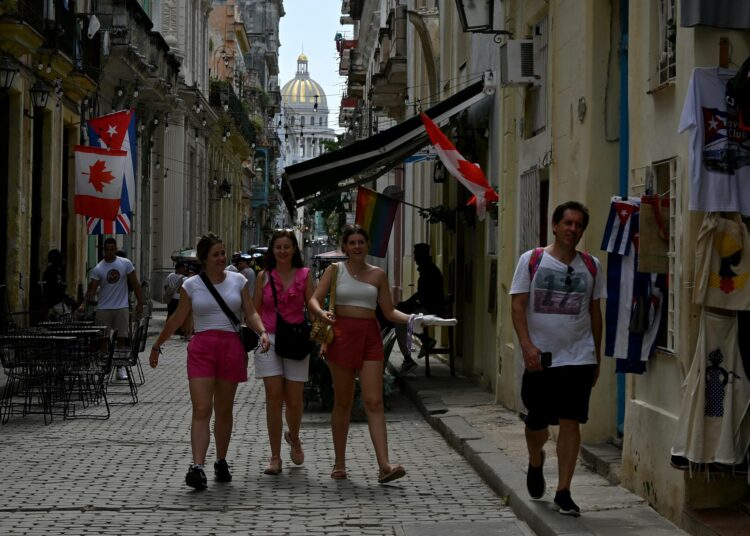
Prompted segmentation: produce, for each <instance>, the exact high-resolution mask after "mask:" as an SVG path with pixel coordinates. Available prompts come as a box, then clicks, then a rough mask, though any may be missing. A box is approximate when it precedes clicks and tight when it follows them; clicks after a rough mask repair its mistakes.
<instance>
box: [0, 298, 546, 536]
mask: <svg viewBox="0 0 750 536" xmlns="http://www.w3.org/2000/svg"><path fill="white" fill-rule="evenodd" d="M160 314H161V313H158V312H157V318H155V319H154V320H155V321H154V322H153V323H152V330H154V329H160V327H161V325H162V318H159V315H160ZM152 338H153V334H152V336H151V337H150V339H152ZM148 346H150V341H149V345H148ZM148 346H147V347H148ZM185 346H186V343H185V342H183V341H179V340H177V339H176V338H173V340H172V341H170V342H169V343H167V345H166V346H165V355H164V357H163V358H162V361H161V364H160V366H159V368H158V369H157V370H155V371H154V370H151V369H148V370H147V371H146V375H147V380H146V383H145V385H143V386H142V387H141V388H140V391H139V395H140V401H139V403H138V404H136V405H135V406H133V405H129V404H125V405H118V406H114V407H113V408H112V416H111V418H110V419H109V420H100V421H95V420H85V419H78V420H63V419H62V418H61V417H56V418H55V420H54V422H53V423H52V424H51V425H49V426H44V424H43V421H42V417H41V416H39V415H30V416H26V417H20V416H13V417H12V418H11V420H10V422H9V423H8V424H7V425H5V426H2V427H1V428H0V453H1V454H2V459H3V469H4V470H3V477H4V481H5V482H4V484H3V491H2V497H3V500H2V503H1V504H0V534H3V535H20V534H45V535H51V534H67V535H76V534H160V535H164V534H181V535H187V534H200V535H206V534H262V535H265V534H269V535H270V534H277V535H282V534H373V535H375V534H427V533H431V534H435V533H446V534H447V533H453V534H461V533H463V531H464V530H466V531H467V532H466V533H469V532H468V531H471V533H472V534H473V535H474V536H477V535H479V534H482V533H483V530H492V532H491V533H492V534H509V535H510V534H531V532H530V531H529V529H528V527H526V526H525V524H524V523H522V522H519V521H517V520H516V518H515V516H514V515H513V513H512V512H511V511H510V509H509V508H508V507H507V506H505V505H504V504H503V501H502V499H501V498H499V497H497V496H496V495H495V494H494V493H493V492H492V491H491V490H490V489H489V488H488V487H487V486H486V485H485V484H484V483H483V482H482V481H481V479H480V478H479V477H478V476H477V474H476V473H475V471H474V470H473V469H472V468H471V467H470V466H469V465H468V464H467V463H466V462H465V461H464V459H463V458H462V457H461V456H460V455H459V454H457V453H456V452H455V451H453V450H452V449H451V448H450V447H449V446H448V445H447V444H446V443H445V441H444V440H443V438H442V437H441V436H440V435H439V434H437V433H436V432H435V431H433V430H432V428H431V427H430V426H429V425H428V424H427V423H425V422H424V420H423V418H422V417H421V415H420V414H419V413H418V412H417V410H416V409H415V408H414V407H413V406H412V405H411V403H410V402H409V401H408V400H407V399H406V398H405V397H403V396H402V395H401V394H400V393H399V392H398V391H394V392H393V393H392V394H391V395H390V396H389V398H388V404H389V406H390V410H389V411H388V413H387V418H388V432H389V440H390V447H391V459H392V461H394V462H398V463H402V464H403V465H404V466H405V467H406V469H407V476H406V477H405V478H404V479H401V480H399V481H397V482H395V483H393V484H390V485H385V486H380V485H378V483H377V478H376V476H377V466H376V463H375V456H374V452H373V450H372V446H371V443H370V439H369V435H368V432H367V425H366V423H364V422H355V423H353V424H352V427H351V430H350V440H349V448H348V454H349V456H348V470H349V475H350V478H349V480H347V481H334V480H332V479H331V478H330V477H329V473H330V470H331V467H332V463H333V448H332V443H331V437H330V430H329V426H328V420H329V416H328V412H326V411H322V410H320V409H318V408H317V407H313V408H311V409H310V411H308V412H307V413H306V415H305V418H304V423H303V430H302V434H301V437H302V440H303V442H304V448H305V453H306V462H305V464H304V465H302V466H299V467H297V466H294V465H293V464H292V463H291V462H290V461H289V456H288V447H287V446H286V445H283V452H282V454H283V459H284V471H283V473H282V474H281V475H279V476H276V477H273V476H267V475H263V474H262V470H263V468H264V467H265V464H266V462H267V458H268V456H269V448H268V446H267V438H266V434H265V414H264V403H263V389H262V384H261V383H260V382H258V381H256V380H255V379H254V378H251V380H250V381H249V382H248V383H247V384H244V385H242V386H240V389H239V391H238V396H237V405H236V411H235V432H234V436H233V439H232V444H231V446H230V455H229V457H228V461H229V463H230V465H231V466H232V473H233V475H234V479H233V481H232V482H231V483H229V484H219V483H216V482H214V481H213V480H212V476H213V475H212V470H211V469H212V468H211V467H208V469H209V471H207V473H208V475H209V488H208V489H207V490H206V491H204V492H194V491H192V490H191V489H190V488H188V487H187V486H185V483H184V476H185V472H186V470H187V468H188V464H189V463H190V461H191V458H190V444H189V426H190V422H189V421H190V402H189V398H188V390H187V380H186V377H185V364H184V359H185ZM144 358H145V354H144V355H143V356H142V361H144V360H145V359H144ZM251 363H252V360H251ZM250 372H251V373H252V370H251V371H250ZM113 387H116V388H120V389H121V388H122V386H121V385H115V386H113ZM126 400H127V397H126V396H125V395H124V394H119V395H118V394H114V393H112V394H111V395H110V401H111V402H118V401H126ZM208 459H209V460H213V459H214V450H213V440H212V445H211V448H210V449H209V456H208ZM472 522H482V523H477V524H473V523H472ZM467 525H468V526H467ZM472 527H473V528H472ZM487 533H489V532H487Z"/></svg>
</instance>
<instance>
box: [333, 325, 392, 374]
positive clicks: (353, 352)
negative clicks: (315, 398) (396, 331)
mask: <svg viewBox="0 0 750 536" xmlns="http://www.w3.org/2000/svg"><path fill="white" fill-rule="evenodd" d="M326 359H327V360H328V361H331V362H332V363H336V364H337V365H339V366H341V367H345V368H353V369H361V368H362V363H364V362H365V361H383V340H382V339H381V338H380V324H378V321H377V320H376V319H374V318H351V317H349V316H337V317H336V323H335V324H334V325H333V342H331V344H329V345H328V349H327V350H326Z"/></svg>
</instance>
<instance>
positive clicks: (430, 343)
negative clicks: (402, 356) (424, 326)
mask: <svg viewBox="0 0 750 536" xmlns="http://www.w3.org/2000/svg"><path fill="white" fill-rule="evenodd" d="M436 344H437V341H436V340H435V339H433V338H429V339H427V340H426V341H425V342H423V343H422V348H420V350H419V354H417V358H418V359H422V358H423V357H424V356H426V355H427V351H428V350H432V349H433V348H435V345H436Z"/></svg>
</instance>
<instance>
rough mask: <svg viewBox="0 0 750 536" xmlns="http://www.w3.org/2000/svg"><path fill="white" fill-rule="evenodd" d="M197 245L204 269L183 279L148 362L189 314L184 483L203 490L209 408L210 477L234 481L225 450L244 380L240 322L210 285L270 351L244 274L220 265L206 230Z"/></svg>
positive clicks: (216, 245) (216, 244) (219, 251)
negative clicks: (189, 411)
mask: <svg viewBox="0 0 750 536" xmlns="http://www.w3.org/2000/svg"><path fill="white" fill-rule="evenodd" d="M195 249H196V254H197V256H198V260H200V261H201V263H202V265H203V273H202V274H200V275H196V276H193V277H189V278H188V279H187V280H185V282H184V283H183V284H182V287H181V288H180V303H179V304H178V306H177V310H176V311H175V312H174V314H172V315H171V316H170V317H169V319H167V322H166V324H165V325H164V329H162V331H161V333H160V334H159V336H158V337H157V339H156V342H155V343H154V346H153V347H152V348H151V355H150V357H149V363H150V365H151V367H152V368H155V367H156V366H157V365H158V364H159V355H160V354H161V353H162V349H161V345H162V344H164V342H166V340H167V339H169V337H171V336H172V334H173V333H174V332H175V331H176V330H177V329H178V328H179V327H180V326H181V325H182V323H183V322H184V320H185V318H186V317H187V316H188V315H189V314H190V313H192V315H193V324H194V331H195V335H194V336H193V338H192V339H191V340H190V344H189V345H188V349H187V351H188V355H187V372H188V381H189V384H190V400H191V401H192V403H193V417H192V426H191V429H190V443H191V446H192V450H193V463H192V464H191V465H190V468H189V469H188V473H187V475H186V477H185V482H186V483H187V485H188V486H190V487H192V488H195V489H197V490H202V489H205V488H206V486H207V479H206V473H205V471H204V468H203V466H204V464H205V461H206V452H207V451H208V444H209V442H210V436H211V432H210V424H211V413H212V409H213V413H214V415H215V417H214V439H215V441H216V458H217V459H216V462H215V463H214V476H215V479H216V480H217V481H219V482H229V481H231V480H232V475H231V473H230V472H229V465H228V464H227V462H226V455H227V450H228V449H229V439H230V438H231V435H232V422H233V414H232V412H233V408H234V395H235V393H236V391H237V384H238V383H240V382H245V381H247V353H246V352H245V349H244V347H243V344H242V341H241V339H240V337H239V335H238V330H239V326H237V325H235V324H234V322H233V321H232V320H230V318H229V317H228V316H227V314H225V313H224V310H223V309H222V307H221V306H220V305H219V302H218V301H217V299H216V298H215V297H214V295H213V294H212V293H211V291H210V289H209V287H212V288H214V289H215V290H216V291H217V292H218V294H219V295H220V296H221V298H222V300H223V301H224V303H225V304H226V306H227V307H228V308H229V309H230V310H231V312H232V313H233V314H234V316H235V318H236V319H238V320H239V319H241V318H242V317H243V313H244V318H245V323H246V324H247V325H248V326H250V327H251V328H252V329H254V330H255V331H256V332H258V333H260V335H261V346H262V347H263V350H264V351H267V350H268V348H269V346H270V341H269V339H268V334H267V333H266V331H265V329H264V327H263V322H262V321H261V319H260V316H259V315H258V313H257V312H256V311H255V307H254V306H253V302H252V298H250V292H249V291H248V289H247V286H246V283H247V279H245V276H244V275H242V274H240V273H238V272H226V271H225V270H224V268H225V267H226V264H227V255H226V251H225V250H224V244H223V243H222V241H221V239H220V238H219V237H217V236H215V235H213V234H211V233H209V234H208V235H204V236H202V237H201V239H200V240H199V241H198V245H197V246H196V248H195ZM207 281H208V282H207Z"/></svg>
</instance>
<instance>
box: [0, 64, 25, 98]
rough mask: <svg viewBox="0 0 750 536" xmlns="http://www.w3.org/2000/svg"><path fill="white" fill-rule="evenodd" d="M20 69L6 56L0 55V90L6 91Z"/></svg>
mask: <svg viewBox="0 0 750 536" xmlns="http://www.w3.org/2000/svg"><path fill="white" fill-rule="evenodd" d="M19 72H21V71H20V69H19V68H18V67H16V65H15V63H13V61H11V59H10V58H8V57H6V56H0V90H2V91H8V90H9V89H10V88H11V86H12V85H13V79H14V78H15V77H16V74H18V73H19Z"/></svg>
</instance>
